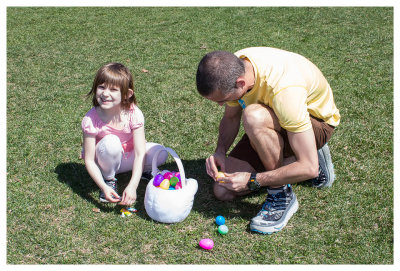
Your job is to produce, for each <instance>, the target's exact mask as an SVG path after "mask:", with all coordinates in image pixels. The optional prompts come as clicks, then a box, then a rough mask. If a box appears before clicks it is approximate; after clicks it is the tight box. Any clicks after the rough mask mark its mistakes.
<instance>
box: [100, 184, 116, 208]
mask: <svg viewBox="0 0 400 271" xmlns="http://www.w3.org/2000/svg"><path fill="white" fill-rule="evenodd" d="M104 182H105V183H106V185H108V186H109V187H111V188H112V189H113V190H114V191H115V192H117V188H118V187H117V179H116V178H114V179H113V180H104ZM117 193H118V192H117ZM113 197H114V196H113ZM99 198H100V202H104V203H106V202H109V201H108V200H107V199H106V196H105V194H104V192H103V190H100V196H99Z"/></svg>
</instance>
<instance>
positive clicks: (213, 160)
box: [206, 152, 226, 180]
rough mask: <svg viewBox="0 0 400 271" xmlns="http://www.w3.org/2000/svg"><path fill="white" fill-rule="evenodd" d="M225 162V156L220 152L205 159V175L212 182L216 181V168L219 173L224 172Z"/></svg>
mask: <svg viewBox="0 0 400 271" xmlns="http://www.w3.org/2000/svg"><path fill="white" fill-rule="evenodd" d="M225 160H226V156H225V154H223V153H221V152H216V153H214V154H213V155H211V156H210V157H208V158H207V159H206V170H207V174H208V175H209V176H210V177H211V178H213V179H214V180H216V176H217V173H218V167H220V169H221V171H225Z"/></svg>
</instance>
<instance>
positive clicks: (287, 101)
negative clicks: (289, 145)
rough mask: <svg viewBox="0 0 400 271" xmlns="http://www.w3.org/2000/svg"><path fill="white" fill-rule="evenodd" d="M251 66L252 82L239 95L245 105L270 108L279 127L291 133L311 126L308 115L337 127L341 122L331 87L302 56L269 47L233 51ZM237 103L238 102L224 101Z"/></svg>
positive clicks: (231, 104)
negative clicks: (253, 77) (276, 118)
mask: <svg viewBox="0 0 400 271" xmlns="http://www.w3.org/2000/svg"><path fill="white" fill-rule="evenodd" d="M235 55H236V56H238V57H239V58H242V59H244V58H247V59H248V60H249V61H250V62H251V64H252V65H253V68H254V75H255V84H254V87H253V88H252V90H251V91H249V92H248V93H246V94H245V95H244V96H243V97H242V99H241V100H242V101H243V102H244V103H245V105H246V106H247V105H250V104H255V103H258V104H265V105H267V106H269V107H271V108H272V109H273V110H274V112H275V114H276V115H277V117H278V119H279V123H280V125H281V127H282V128H284V129H286V130H287V131H290V132H302V131H306V130H308V129H311V121H310V116H309V114H311V115H312V116H314V117H316V118H319V119H322V120H323V121H325V122H326V123H328V124H330V125H332V126H337V125H339V122H340V114H339V110H338V109H337V108H336V105H335V102H334V99H333V93H332V89H331V87H330V86H329V84H328V82H327V80H326V79H325V77H324V76H323V74H322V73H321V71H320V70H319V69H318V68H317V67H316V66H315V65H314V64H313V63H312V62H311V61H309V60H308V59H306V58H305V57H303V56H301V55H299V54H296V53H292V52H288V51H284V50H280V49H276V48H269V47H252V48H246V49H243V50H240V51H238V52H236V53H235ZM227 105H228V106H238V105H239V103H238V101H231V102H228V103H227Z"/></svg>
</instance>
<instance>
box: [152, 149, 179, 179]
mask: <svg viewBox="0 0 400 271" xmlns="http://www.w3.org/2000/svg"><path fill="white" fill-rule="evenodd" d="M162 151H167V152H168V153H169V154H171V156H172V157H173V158H174V160H175V163H176V164H177V165H178V169H179V174H180V177H181V183H182V187H184V186H185V185H186V178H185V171H184V169H183V165H182V162H181V159H180V158H179V156H178V155H177V154H176V152H175V151H174V150H173V149H171V148H168V147H163V148H160V149H159V150H157V152H156V153H155V154H154V156H153V161H152V163H151V168H152V170H151V175H153V177H154V176H156V175H157V174H158V172H159V169H158V168H157V159H158V155H159V154H160V152H162Z"/></svg>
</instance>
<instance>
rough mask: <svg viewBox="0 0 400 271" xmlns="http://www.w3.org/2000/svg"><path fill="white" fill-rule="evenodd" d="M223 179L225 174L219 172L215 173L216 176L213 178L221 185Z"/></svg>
mask: <svg viewBox="0 0 400 271" xmlns="http://www.w3.org/2000/svg"><path fill="white" fill-rule="evenodd" d="M224 177H225V174H224V173H223V172H221V171H219V172H218V173H217V176H216V177H215V179H216V180H217V181H218V182H221V183H223V182H224V181H223V178H224Z"/></svg>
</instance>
